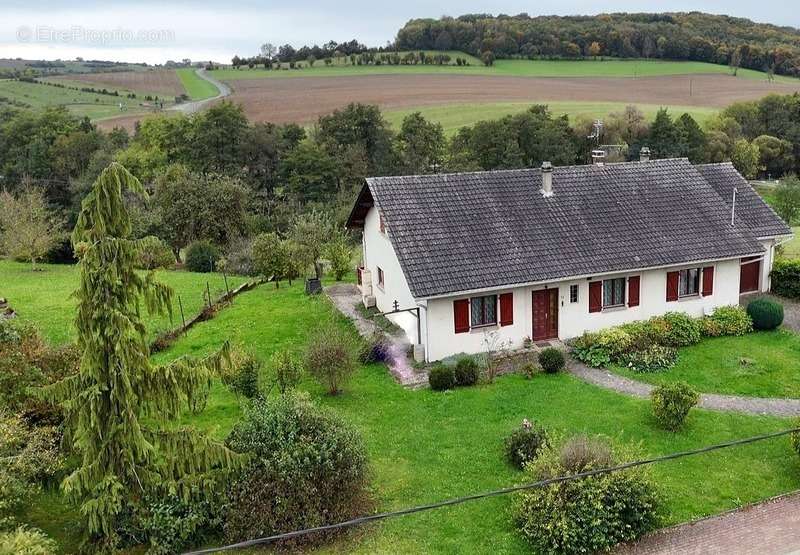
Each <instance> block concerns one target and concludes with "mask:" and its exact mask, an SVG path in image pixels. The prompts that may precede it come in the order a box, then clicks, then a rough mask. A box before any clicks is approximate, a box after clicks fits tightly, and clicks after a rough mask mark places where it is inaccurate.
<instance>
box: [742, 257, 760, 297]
mask: <svg viewBox="0 0 800 555" xmlns="http://www.w3.org/2000/svg"><path fill="white" fill-rule="evenodd" d="M760 276H761V261H760V260H758V259H756V260H753V261H752V262H748V259H747V258H745V259H743V260H742V269H741V273H740V275H739V293H750V292H752V291H758V280H759V277H760Z"/></svg>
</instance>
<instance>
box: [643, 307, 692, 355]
mask: <svg viewBox="0 0 800 555" xmlns="http://www.w3.org/2000/svg"><path fill="white" fill-rule="evenodd" d="M652 321H653V325H654V326H655V327H656V328H657V329H660V331H661V334H660V336H659V338H658V342H659V343H660V344H662V345H666V346H668V347H685V346H687V345H694V344H695V343H698V342H699V341H700V339H701V336H700V323H699V322H698V321H697V320H695V319H694V318H692V317H690V316H688V315H686V314H684V313H682V312H667V313H666V314H664V315H663V316H657V317H655V318H653V319H652Z"/></svg>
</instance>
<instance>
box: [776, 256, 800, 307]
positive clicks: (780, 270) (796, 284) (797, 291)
mask: <svg viewBox="0 0 800 555" xmlns="http://www.w3.org/2000/svg"><path fill="white" fill-rule="evenodd" d="M770 278H771V281H770V284H771V287H772V292H773V293H775V294H776V295H780V296H781V297H788V298H790V299H800V260H787V259H780V260H776V261H775V264H774V265H773V266H772V272H771V273H770Z"/></svg>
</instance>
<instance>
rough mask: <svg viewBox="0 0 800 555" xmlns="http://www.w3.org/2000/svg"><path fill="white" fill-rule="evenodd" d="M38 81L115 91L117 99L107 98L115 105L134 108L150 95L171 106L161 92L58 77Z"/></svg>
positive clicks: (168, 96) (167, 98) (167, 97)
mask: <svg viewBox="0 0 800 555" xmlns="http://www.w3.org/2000/svg"><path fill="white" fill-rule="evenodd" d="M40 81H44V82H48V83H50V82H52V83H58V84H60V85H65V86H67V87H78V89H81V88H85V87H93V88H95V89H104V88H105V89H107V90H109V91H117V92H118V93H119V94H120V96H119V97H116V96H108V98H109V99H111V100H112V101H113V100H116V102H117V104H119V103H120V102H124V103H126V104H128V106H129V107H135V106H136V105H138V104H139V103H140V102H145V100H144V97H145V96H147V95H150V96H152V97H154V98H155V97H158V98H159V99H160V100H162V101H164V104H165V105H166V104H168V103H169V104H172V95H170V94H169V93H164V92H163V91H162V92H155V91H147V90H142V89H136V90H134V89H129V88H127V87H120V86H113V85H109V84H105V83H98V82H89V81H78V80H77V79H64V78H63V77H59V78H57V79H55V78H52V77H50V78H43V79H40ZM70 92H76V91H70ZM128 93H135V94H136V98H127V96H126V95H127V94H128ZM87 94H92V93H87ZM102 96H107V95H102Z"/></svg>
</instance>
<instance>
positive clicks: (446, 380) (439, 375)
mask: <svg viewBox="0 0 800 555" xmlns="http://www.w3.org/2000/svg"><path fill="white" fill-rule="evenodd" d="M428 383H429V384H430V386H431V389H432V390H434V391H445V390H446V389H453V388H454V387H455V386H456V372H455V370H454V369H453V367H452V366H446V365H444V364H441V363H437V364H434V365H433V368H431V370H430V372H429V373H428Z"/></svg>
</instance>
